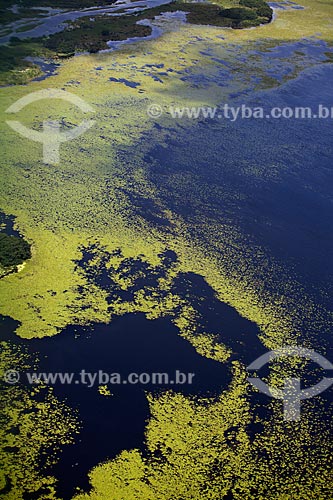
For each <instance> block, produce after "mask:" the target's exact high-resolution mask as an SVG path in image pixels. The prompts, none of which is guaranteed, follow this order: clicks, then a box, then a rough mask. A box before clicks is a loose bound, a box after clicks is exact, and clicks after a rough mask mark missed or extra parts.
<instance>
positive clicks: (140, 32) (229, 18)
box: [0, 0, 272, 85]
mask: <svg viewBox="0 0 333 500" xmlns="http://www.w3.org/2000/svg"><path fill="white" fill-rule="evenodd" d="M42 4H43V5H46V4H47V1H46V2H45V3H42ZM42 4H41V5H42ZM226 4H227V5H228V4H230V0H226V2H225V5H226ZM24 5H25V4H24ZM27 5H28V4H27ZM62 5H63V4H60V5H58V3H57V7H61V6H62ZM91 5H95V4H94V2H92V3H91ZM222 5H223V2H222ZM231 5H232V6H231V7H229V8H224V7H223V6H221V5H220V4H215V3H210V2H209V3H208V2H207V3H200V2H199V3H191V2H184V1H181V0H173V1H172V2H171V3H169V4H166V5H161V6H157V7H153V8H146V9H143V10H141V11H140V12H136V13H133V14H123V15H121V14H120V15H117V16H112V15H108V14H104V15H94V16H87V17H81V18H79V19H77V20H75V21H69V22H67V23H66V26H65V27H64V29H63V30H62V31H60V32H59V33H54V34H53V35H50V36H44V37H42V38H39V39H26V40H24V39H23V40H21V39H19V38H17V37H15V36H13V37H12V38H11V39H10V43H9V44H7V45H5V46H3V47H2V50H1V52H0V66H1V70H0V84H2V85H5V84H9V83H13V82H15V83H26V82H27V81H29V80H31V79H33V78H36V77H37V76H39V75H40V74H41V70H40V67H39V66H38V65H36V64H34V63H33V62H32V61H27V60H26V58H27V57H28V58H29V57H43V58H47V59H58V58H63V57H70V56H73V55H75V54H76V53H80V52H91V53H95V52H98V51H100V50H105V49H108V44H107V43H108V42H110V41H120V40H127V39H129V38H134V37H147V36H149V35H151V33H152V28H151V26H149V25H143V24H140V21H141V22H142V21H144V20H154V19H155V18H157V17H158V16H160V15H161V14H164V13H172V12H179V11H181V12H184V13H186V18H187V22H188V23H190V24H198V25H211V26H219V27H229V28H238V29H241V28H249V27H253V26H258V25H259V24H263V23H268V22H270V21H271V19H272V9H271V8H270V7H269V6H268V5H267V3H266V2H265V1H264V0H239V1H238V0H235V1H232V2H231ZM70 6H71V7H72V8H74V7H75V2H72V3H70V4H68V5H67V8H68V7H70ZM7 10H8V9H7ZM7 10H6V12H7ZM24 12H25V13H26V14H27V15H28V14H29V13H30V11H24Z"/></svg>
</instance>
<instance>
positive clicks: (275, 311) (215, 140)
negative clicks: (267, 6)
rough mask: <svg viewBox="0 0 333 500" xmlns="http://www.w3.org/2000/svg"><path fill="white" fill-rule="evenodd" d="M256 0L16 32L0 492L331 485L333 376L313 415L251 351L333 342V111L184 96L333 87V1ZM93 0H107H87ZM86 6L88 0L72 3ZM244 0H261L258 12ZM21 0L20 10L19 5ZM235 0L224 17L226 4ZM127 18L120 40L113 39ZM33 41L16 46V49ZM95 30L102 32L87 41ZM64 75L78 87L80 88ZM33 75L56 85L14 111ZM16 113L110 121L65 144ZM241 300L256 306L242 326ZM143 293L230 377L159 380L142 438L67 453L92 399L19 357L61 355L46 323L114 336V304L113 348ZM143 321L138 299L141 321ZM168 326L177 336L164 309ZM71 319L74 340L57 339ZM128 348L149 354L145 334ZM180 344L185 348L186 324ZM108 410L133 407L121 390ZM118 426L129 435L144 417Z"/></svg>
mask: <svg viewBox="0 0 333 500" xmlns="http://www.w3.org/2000/svg"><path fill="white" fill-rule="evenodd" d="M240 3H241V2H232V1H228V2H223V1H222V0H221V2H217V3H216V4H215V3H214V4H207V6H208V7H207V8H206V7H205V8H204V7H203V5H206V4H190V7H188V5H187V3H184V4H183V6H182V7H181V6H180V5H178V3H177V4H171V5H170V6H169V7H168V5H163V7H159V8H158V7H150V8H148V9H147V12H146V15H145V11H140V12H139V13H138V14H129V15H128V19H127V18H126V16H120V17H119V20H118V21H117V25H116V28H115V30H114V32H113V31H112V29H113V28H112V26H113V25H112V22H111V21H108V22H109V24H110V26H109V27H105V19H104V18H102V19H101V17H100V16H97V17H96V19H95V20H94V19H93V18H91V19H90V18H89V19H87V18H86V17H84V18H80V19H79V20H76V21H75V22H74V24H73V25H71V24H70V25H69V26H67V27H66V28H65V31H62V32H60V33H56V34H52V35H51V36H49V37H48V38H47V39H42V40H41V39H38V40H35V39H31V40H28V41H27V40H25V41H24V42H22V45H20V43H19V42H18V41H17V40H16V41H15V40H14V42H13V41H12V42H11V44H10V45H7V46H6V48H5V56H4V58H5V60H6V61H7V62H6V64H7V63H8V64H7V66H6V68H5V77H3V79H2V83H3V84H4V86H3V87H2V88H0V95H1V101H0V102H1V104H0V106H1V107H0V115H1V120H0V133H1V142H2V153H1V169H0V198H1V204H0V211H1V213H2V217H3V220H4V222H2V218H1V219H0V222H1V225H0V229H1V231H2V232H0V243H2V244H3V250H1V253H0V257H1V259H0V314H1V318H2V319H1V321H0V325H1V332H2V333H1V365H0V367H1V370H0V371H1V379H2V380H3V379H5V381H4V383H3V384H2V385H3V387H2V391H1V406H2V414H1V431H0V432H1V449H0V455H1V465H2V466H1V473H0V497H1V498H4V499H8V500H20V499H22V500H25V499H30V498H36V499H40V500H44V499H58V500H66V499H75V500H88V499H92V500H93V499H95V500H97V499H98V500H190V499H191V500H199V499H200V500H222V499H224V498H225V499H242V500H243V499H254V500H256V499H258V500H259V499H274V500H275V499H276V500H277V499H279V500H280V499H281V500H282V499H284V500H289V499H290V500H305V499H306V500H307V499H313V500H321V499H322V500H324V499H325V500H326V499H329V498H331V497H332V493H331V485H332V479H333V477H332V456H333V455H332V451H333V449H332V448H333V442H332V419H331V413H330V412H331V401H330V399H329V398H330V396H329V390H328V391H326V392H325V393H323V394H321V395H320V396H316V397H314V398H308V399H306V400H304V401H302V406H301V418H300V419H295V420H286V419H284V413H283V403H282V402H281V401H278V400H277V399H272V398H270V397H268V396H267V395H266V396H264V395H262V394H260V393H259V392H258V391H256V389H255V388H254V387H253V385H251V383H250V382H249V381H248V372H247V369H246V367H247V365H249V364H250V363H251V362H252V361H254V360H255V358H257V357H258V356H259V354H264V353H265V352H267V351H270V350H273V349H279V348H283V347H284V346H302V347H304V348H308V349H312V350H314V351H316V352H319V353H321V354H322V355H324V356H327V358H328V359H331V360H333V358H332V356H331V358H330V353H331V354H332V352H333V351H332V341H331V338H330V335H329V332H330V331H331V327H332V314H331V311H330V300H329V297H330V292H331V290H332V286H331V281H330V278H331V276H332V274H331V272H332V268H331V255H330V248H331V247H330V245H331V237H330V236H329V234H330V233H331V229H332V226H330V225H329V224H331V223H332V221H331V219H330V217H329V207H330V203H331V201H332V198H331V193H330V189H329V186H330V184H329V180H330V177H329V176H330V175H331V174H330V168H329V165H330V162H331V159H332V145H331V144H330V143H329V137H330V134H331V132H332V128H330V124H329V123H328V121H325V124H324V125H323V124H322V123H319V120H318V121H315V120H314V122H315V123H313V122H312V121H311V124H309V122H306V121H302V123H301V125H300V124H299V122H298V121H297V120H294V121H293V120H285V121H284V123H283V124H282V123H281V122H280V123H279V124H278V123H277V122H274V123H272V121H270V122H269V123H268V122H266V121H265V122H264V123H263V122H262V121H261V122H260V120H258V121H256V122H255V123H253V122H251V123H250V122H249V121H248V120H246V119H245V120H243V121H242V122H241V123H240V121H230V120H229V121H227V120H215V119H211V118H209V117H208V118H207V117H199V118H196V119H192V118H189V117H185V118H184V117H180V116H176V117H173V116H172V113H171V112H170V110H171V109H174V107H184V106H187V107H198V106H210V107H214V106H221V103H224V104H225V103H229V104H232V103H247V105H252V106H256V105H257V104H258V102H259V103H264V104H265V105H267V106H274V105H280V106H282V105H287V106H291V105H292V104H291V103H294V101H293V99H295V102H296V105H304V106H306V102H307V101H306V99H307V98H308V99H310V97H309V96H312V97H311V99H313V103H317V102H318V103H321V102H322V103H323V104H325V105H326V104H327V102H328V101H329V99H328V98H327V99H326V96H327V95H329V90H330V86H331V83H332V65H331V63H332V60H333V57H332V39H333V32H332V24H333V2H332V1H331V0H326V1H320V0H318V1H315V0H300V2H297V3H294V2H289V1H287V2H276V3H275V4H272V8H273V10H274V15H273V20H272V21H271V22H267V21H268V17H267V16H266V21H265V22H261V21H263V17H265V13H264V15H259V14H262V12H261V11H260V10H258V9H260V6H259V3H261V2H256V1H254V0H251V1H250V0H246V1H243V2H242V7H240ZM32 4H33V2H30V1H29V2H24V8H25V9H28V10H29V9H30V8H31V7H32V6H36V7H41V6H42V7H45V6H49V4H48V2H39V3H36V5H34V4H33V5H32ZM37 4H38V5H37ZM64 4H66V5H64ZM194 5H200V8H199V9H198V8H196V7H194ZM90 6H95V2H90V3H89V5H85V2H83V3H82V4H81V3H80V6H79V7H80V8H82V7H90ZM57 8H67V2H61V4H59V5H57ZM77 8H78V5H77V2H68V9H71V10H75V9H77ZM155 9H157V10H156V11H155ZM232 9H236V12H231V14H230V10H231V11H232ZM237 9H243V10H244V9H245V10H248V11H250V10H251V12H252V11H253V10H255V9H257V11H256V12H257V14H256V19H255V18H254V17H253V16H252V14H248V13H247V14H246V16H247V17H244V12H243V13H242V12H241V11H239V10H237ZM226 11H227V12H226ZM3 12H4V13H5V14H4V17H5V21H4V22H15V21H16V20H17V15H19V14H15V12H16V10H15V9H12V10H11V11H10V12H11V14H12V15H9V13H8V12H7V10H6V9H5V8H4V9H3ZM258 12H259V14H258ZM186 13H187V14H186ZM30 14H31V13H30V11H29V12H28V14H27V17H29V16H30ZM266 14H267V11H266ZM15 16H16V17H15ZM133 16H134V17H133ZM184 16H185V18H186V16H187V22H185V18H184ZM216 16H219V18H218V19H219V20H221V19H222V20H223V22H222V21H219V22H218V23H217V22H215V23H213V22H212V21H211V19H212V17H215V18H216ZM230 16H231V17H230ZM235 16H236V17H235ZM258 16H259V18H260V23H257V22H256V20H257V18H258ZM110 19H114V18H112V17H110ZM124 19H125V20H124ZM226 19H229V21H226ZM230 19H232V21H231V22H230ZM235 19H236V20H235ZM142 21H143V22H144V24H142ZM146 21H147V22H146ZM248 21H250V22H248ZM137 22H139V24H136V23H137ZM94 23H95V24H94ZM214 24H215V25H214ZM82 30H83V31H82ZM91 31H93V34H91V36H89V35H87V33H89V32H90V33H91ZM71 32H73V36H72V37H71V36H70V34H71ZM110 32H111V33H115V36H114V37H113V38H112V37H110ZM119 33H120V34H119ZM132 37H134V38H135V40H134V41H132V43H123V42H126V40H127V39H128V38H132ZM136 37H139V38H140V39H138V38H136ZM109 40H110V43H111V42H112V41H113V42H121V43H119V45H117V46H116V49H115V50H111V49H112V48H113V46H112V43H111V45H110V46H109V49H110V50H107V51H103V50H102V51H101V52H97V50H101V49H106V48H107V47H108V45H106V42H107V41H109ZM15 44H16V46H17V47H19V50H18V52H16V49H15V57H14V59H13V58H12V56H8V51H10V50H14V48H13V46H15ZM32 47H33V50H32ZM81 49H82V51H85V50H90V49H92V50H90V51H91V52H93V53H90V54H88V53H81V54H78V55H76V56H72V57H71V56H70V55H71V54H72V53H73V52H74V53H75V52H81ZM6 51H7V52H6ZM20 51H21V52H20ZM57 51H58V53H57ZM26 55H39V56H43V57H45V56H46V57H48V58H54V57H56V62H57V63H58V64H59V66H57V68H56V71H55V72H54V73H53V74H52V75H51V76H49V77H48V78H45V79H43V78H41V77H42V70H40V71H39V70H38V71H37V70H36V67H35V66H31V65H30V66H29V65H28V66H26V65H25V63H22V60H23V59H24V57H26ZM60 55H61V56H62V57H61V58H59V56H60ZM21 56H22V57H21ZM8 57H9V59H10V61H9V62H8V60H9V59H8ZM17 57H18V59H17ZM19 72H20V73H21V76H19V77H18V73H19ZM11 76H12V78H13V81H10V78H11ZM36 76H39V77H40V78H39V79H37V80H34V79H33V78H35V77H36ZM50 89H51V90H50ZM55 91H56V92H55ZM52 92H53V94H52ZM57 92H58V94H57ZM64 93H68V94H67V95H71V96H72V97H71V98H69V99H68V100H64V99H62V98H61V97H62V96H63V95H64ZM29 95H30V96H37V95H38V96H42V97H43V99H34V98H32V99H30V100H29V101H28V102H26V105H24V106H23V105H22V106H21V107H19V109H16V110H15V114H13V113H10V112H8V111H10V107H11V106H13V105H14V104H15V103H17V102H18V101H19V100H20V99H23V101H22V102H25V101H24V98H25V97H26V96H29ZM47 96H49V97H47ZM73 96H74V97H73ZM54 97H55V98H54ZM297 99H299V101H297ZM302 99H304V102H303V101H302ZM320 99H322V100H320ZM325 99H326V100H325ZM301 102H303V104H301ZM78 103H81V105H80V107H78ZM11 120H16V121H19V122H20V124H21V125H22V126H24V127H26V128H27V129H30V130H32V131H34V133H36V134H46V133H48V134H49V135H48V140H49V142H50V143H52V140H53V142H54V139H52V137H53V138H54V135H55V134H57V133H58V132H59V130H58V129H57V128H53V129H52V126H51V125H50V123H51V122H52V123H53V124H54V123H57V124H58V127H60V128H61V133H62V134H70V130H72V129H73V130H74V129H75V128H76V127H79V126H80V125H81V126H82V123H83V122H84V121H86V123H88V122H89V126H87V127H86V128H85V129H84V133H82V134H80V135H77V136H76V137H72V138H71V140H68V141H66V142H62V143H61V144H60V146H59V151H58V152H59V157H58V158H57V156H52V154H51V159H50V157H47V158H46V160H47V161H45V149H46V148H44V150H43V145H42V144H41V142H38V141H39V139H40V136H37V135H36V136H35V140H31V139H29V138H28V137H26V136H24V135H22V134H20V133H18V132H17V129H16V130H13V127H11V126H9V123H8V122H9V121H11ZM43 124H44V125H43ZM45 124H49V125H47V127H49V128H47V127H46V125H45ZM43 127H44V128H43ZM36 137H39V139H36ZM68 137H69V135H68ZM52 144H53V143H52ZM52 151H53V150H52ZM53 152H54V151H53ZM43 155H44V156H43ZM304 207H306V208H304ZM8 221H11V223H9V222H8ZM325 248H326V249H327V250H325ZM226 308H227V309H226ZM216 311H221V312H219V314H217V313H216ZM230 311H232V312H230ZM229 314H234V315H235V319H234V320H233V321H234V323H233V324H235V325H236V326H234V327H232V328H231V327H230V320H229ZM137 315H139V317H144V318H145V321H147V322H149V324H156V325H157V324H159V323H158V321H160V320H162V319H163V320H166V321H168V324H169V325H170V328H171V329H173V328H174V329H175V330H176V332H177V336H178V337H180V339H181V341H182V342H184V343H185V344H184V345H186V346H187V348H188V349H190V350H191V352H192V353H195V356H196V359H198V360H199V361H198V363H200V360H204V361H205V362H206V361H207V360H209V362H210V363H212V365H210V366H212V367H213V366H214V367H215V366H216V367H220V366H221V369H222V368H223V369H225V370H226V373H228V377H227V376H226V380H222V381H221V387H220V389H219V390H218V389H216V385H214V384H213V385H212V387H213V388H214V389H212V391H207V390H201V389H200V381H199V386H198V388H197V389H196V390H195V391H194V392H193V393H192V392H191V391H189V392H186V391H182V390H181V389H177V390H173V388H172V387H171V388H170V387H169V388H165V387H164V388H160V389H158V390H150V389H149V390H147V389H145V388H144V387H143V389H142V394H143V400H144V403H143V404H144V405H146V409H147V414H146V417H143V423H142V426H143V427H144V430H143V435H142V436H141V438H140V440H141V441H140V443H139V444H137V442H136V441H135V440H134V441H133V443H134V445H133V447H132V446H129V445H128V444H127V442H126V444H124V445H123V446H122V445H121V439H120V438H119V443H118V444H117V446H116V447H115V448H112V443H111V445H110V446H111V447H110V450H109V451H107V452H106V453H103V454H100V455H98V459H96V463H93V464H92V465H91V466H89V468H88V470H86V468H85V465H84V464H85V460H86V461H87V463H88V460H87V459H86V457H85V456H77V457H76V459H73V461H72V462H68V463H66V464H65V465H63V466H62V468H60V469H59V468H58V469H57V467H60V465H61V464H62V463H63V462H62V460H63V458H62V457H64V456H65V454H66V453H70V452H69V451H68V450H74V451H73V452H71V453H72V455H73V456H75V449H76V448H75V447H76V446H77V443H78V442H79V441H80V440H82V443H84V439H85V432H84V429H85V425H86V422H85V421H84V419H83V417H82V415H83V413H84V412H83V411H81V410H80V405H76V404H75V395H74V399H71V398H68V397H66V396H65V394H62V393H61V390H60V391H59V390H56V388H53V387H52V384H49V383H47V382H45V381H38V383H34V384H26V383H23V381H21V382H20V381H17V383H12V382H13V381H12V380H8V371H9V370H14V371H15V372H18V373H21V374H23V373H25V372H38V370H39V367H40V366H47V364H46V365H45V360H44V361H43V359H44V358H45V356H44V355H43V351H42V348H41V347H39V346H42V345H43V346H44V345H45V346H46V345H50V346H54V349H59V352H60V353H61V349H63V353H64V356H63V357H65V353H66V352H67V351H66V349H67V348H68V346H67V344H66V342H67V341H66V335H67V336H68V338H69V337H70V335H73V332H76V329H77V331H79V330H80V331H88V330H89V331H90V334H91V335H92V339H93V336H94V331H95V329H96V328H98V325H104V326H105V328H110V338H109V339H108V341H107V342H108V344H107V345H108V349H110V350H112V349H116V344H113V337H112V335H113V333H112V332H113V330H112V328H113V326H114V325H117V322H119V321H120V318H124V317H133V318H137V317H138V316H137ZM150 322H151V323H150ZM154 322H157V323H154ZM135 325H136V320H135V319H134V320H133V322H132V323H131V326H130V328H131V329H132V330H133V334H135V332H136V326H135ZM140 331H141V330H140ZM140 331H139V330H138V333H137V334H138V335H141V333H140ZM155 333H156V342H157V343H158V342H159V338H160V337H159V336H160V335H161V331H160V330H159V328H158V327H156V332H155ZM114 335H115V334H114ZM57 338H59V339H62V340H61V341H59V344H58V343H57V344H51V342H53V341H55V339H57ZM149 338H150V337H149ZM38 342H40V344H39V343H38ZM62 342H63V343H62ZM48 343H50V344H48ZM81 345H82V343H80V342H79V341H78V342H77V359H80V355H81V354H80V349H81V347H80V346H81ZM56 346H60V347H56ZM66 346H67V347H66ZM50 349H51V347H50ZM144 349H146V350H148V351H149V345H148V344H145V347H144ZM127 351H128V356H130V355H131V352H132V351H131V343H130V342H129V343H128V345H127ZM57 352H58V351H57ZM122 352H123V351H122ZM48 353H49V354H48V356H49V357H51V354H52V351H48ZM124 356H125V357H126V356H127V354H125V355H124ZM153 356H154V351H153V350H152V357H153ZM166 356H170V359H172V357H173V351H172V346H171V345H170V352H166ZM61 358H62V356H61V355H60V354H59V360H60V359H61ZM207 362H208V361H207ZM42 363H44V365H43V364H42ZM59 363H60V364H59V366H60V365H61V362H60V361H59ZM81 368H82V369H84V368H86V367H85V366H81ZM212 369H213V368H212ZM44 371H45V370H44ZM110 371H112V367H110ZM146 371H149V370H148V369H147V370H146ZM193 372H195V367H194V368H193ZM295 373H297V374H298V376H299V377H301V378H303V380H304V383H305V384H308V385H313V383H314V382H318V381H319V380H320V379H321V378H322V377H321V376H320V375H321V372H320V371H319V372H318V370H317V369H315V368H313V367H312V368H311V367H310V369H309V366H308V363H307V362H306V361H305V360H304V359H300V358H299V357H297V356H296V358H291V357H288V356H286V357H282V358H281V359H280V360H279V361H278V362H275V363H271V365H270V370H269V372H267V373H264V374H263V379H264V380H265V381H266V382H267V383H269V384H270V385H271V386H274V387H276V388H278V387H280V388H281V387H282V386H283V381H284V379H285V378H286V377H295ZM318 377H319V378H318ZM89 390H90V389H89ZM91 391H95V396H94V397H95V398H96V401H99V400H100V401H101V405H104V404H106V403H105V402H106V401H110V404H111V403H112V405H114V406H112V408H115V410H114V411H116V408H117V397H118V396H117V394H116V393H114V391H113V388H112V387H111V388H110V387H109V386H108V385H107V384H105V383H100V384H99V385H98V387H97V386H96V387H92V388H91ZM129 397H130V396H129ZM103 408H104V406H103ZM128 408H129V410H128V411H129V412H130V413H131V415H132V416H133V418H134V417H135V414H136V411H138V413H139V410H137V409H136V407H135V405H132V406H131V405H130V404H129V405H128ZM98 418H100V419H101V420H102V419H103V420H106V421H109V422H110V426H112V425H113V424H112V422H113V420H112V419H113V415H112V412H110V413H109V414H108V413H107V414H106V413H103V412H101V413H100V414H99V415H98ZM124 426H126V423H124ZM101 428H102V426H101ZM103 429H104V430H103V432H106V433H107V431H106V430H105V426H103ZM95 432H96V434H98V433H99V432H100V430H99V427H98V425H97V426H96V429H95ZM119 432H120V435H122V433H125V432H126V433H127V434H129V435H130V434H131V428H126V429H125V430H120V431H119ZM96 439H97V438H96ZM105 439H107V436H105ZM99 440H101V441H102V440H103V436H99ZM115 450H116V451H115ZM119 450H120V451H119ZM86 453H87V456H89V453H90V450H89V448H88V449H87V451H86ZM72 455H71V456H72ZM89 463H90V462H89ZM77 464H78V467H81V469H82V471H83V472H81V479H80V481H79V480H78V482H77V484H75V485H74V486H76V488H72V487H68V488H67V489H66V481H64V482H63V483H62V484H65V487H63V486H62V487H61V488H59V484H60V482H61V481H62V480H63V478H61V477H60V473H59V474H58V473H57V471H59V470H61V471H62V474H64V472H63V471H64V470H65V469H66V467H67V472H66V474H67V475H68V476H71V474H74V475H75V470H76V469H75V467H76V466H77ZM71 467H72V468H73V470H72V469H71ZM66 474H65V475H66ZM75 477H76V476H75ZM75 480H76V479H75ZM74 482H75V481H74Z"/></svg>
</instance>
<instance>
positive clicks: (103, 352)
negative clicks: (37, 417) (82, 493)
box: [0, 304, 263, 499]
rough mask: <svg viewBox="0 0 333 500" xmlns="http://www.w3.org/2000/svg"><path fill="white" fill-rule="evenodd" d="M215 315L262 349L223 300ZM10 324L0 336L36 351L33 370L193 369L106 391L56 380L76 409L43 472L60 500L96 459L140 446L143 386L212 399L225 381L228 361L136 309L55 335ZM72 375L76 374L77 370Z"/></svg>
mask: <svg viewBox="0 0 333 500" xmlns="http://www.w3.org/2000/svg"><path fill="white" fill-rule="evenodd" d="M219 314H220V315H221V316H220V317H219ZM219 319H220V320H221V321H222V319H223V321H224V325H223V329H224V333H225V335H226V337H228V336H229V337H230V338H232V337H233V336H234V337H235V334H236V335H239V332H243V333H247V335H248V339H251V342H252V343H253V346H254V350H255V349H257V352H258V354H259V353H260V354H261V353H262V352H263V350H262V349H260V345H259V342H258V340H257V333H258V331H257V328H256V327H255V325H253V324H252V323H250V322H249V321H247V320H244V319H242V318H241V317H240V316H239V315H238V314H237V313H236V312H235V311H234V310H233V309H232V308H230V307H229V306H226V305H223V304H221V306H220V312H219V313H218V312H217V318H216V320H217V321H219ZM219 326H220V325H219ZM14 328H15V322H14V321H12V320H10V319H9V318H2V321H1V322H0V331H1V339H2V340H7V341H10V342H14V343H15V344H21V345H24V346H25V347H26V349H28V352H29V353H31V354H34V353H36V352H38V353H39V359H40V362H39V372H52V373H58V372H62V373H64V372H65V373H66V372H67V373H75V374H77V375H78V374H79V373H80V372H81V370H82V369H84V370H85V371H86V372H90V373H98V372H99V370H102V371H103V372H105V373H108V374H110V373H120V374H122V375H123V377H125V378H126V377H127V376H128V374H130V373H168V374H169V377H170V380H175V372H176V370H179V371H180V372H182V373H184V374H187V373H194V374H195V376H194V378H193V383H192V384H191V385H190V384H188V383H184V384H179V385H175V384H174V385H163V384H161V385H152V384H146V385H144V384H141V385H109V386H108V387H109V389H110V391H111V393H112V396H110V397H105V396H102V395H101V394H100V393H99V392H98V384H95V385H94V386H93V387H90V388H89V387H88V386H87V385H83V384H75V383H74V384H71V385H66V384H60V383H56V384H55V385H54V386H53V387H54V394H55V395H56V396H57V397H58V398H59V399H60V400H62V401H65V402H66V403H68V404H69V405H70V406H71V407H72V408H75V409H77V410H78V413H79V417H80V419H81V421H82V431H81V432H80V435H79V438H78V440H77V442H76V444H75V445H70V446H65V447H64V448H63V450H62V453H61V456H60V460H59V463H58V464H57V465H56V466H55V467H54V468H53V469H52V470H51V471H50V472H51V473H52V474H54V475H55V476H56V477H57V478H58V479H59V489H58V494H59V495H60V497H61V498H63V499H67V498H68V499H69V498H71V496H72V494H73V492H74V489H75V487H77V486H78V487H80V488H84V489H85V490H88V489H89V483H88V477H87V474H88V472H89V470H90V469H91V468H92V467H94V466H95V465H96V464H97V463H99V462H101V461H105V460H107V459H109V458H112V457H114V456H116V455H117V454H118V453H119V452H121V450H123V449H132V448H141V449H144V447H143V444H144V429H145V425H146V423H147V419H148V418H149V408H148V403H147V398H146V396H145V391H148V392H155V393H159V392H161V391H163V390H168V389H172V390H173V391H176V392H178V391H180V392H182V393H183V394H187V395H189V394H192V395H205V396H211V397H214V396H216V395H217V394H219V393H220V392H221V390H222V389H223V388H226V387H227V386H228V384H229V382H230V381H231V372H230V370H229V367H228V365H222V364H221V363H218V362H215V361H213V360H209V359H207V358H204V357H202V356H200V355H198V354H197V352H196V350H195V349H194V348H193V347H192V346H191V344H190V343H189V342H187V341H186V340H184V339H182V338H181V337H180V336H179V335H178V330H177V329H176V327H175V326H173V324H172V323H171V322H170V321H169V320H166V319H158V320H154V321H148V320H147V319H146V318H145V316H144V315H143V314H128V315H126V316H123V317H120V318H116V319H114V320H113V321H112V323H111V324H110V325H105V324H95V325H92V326H91V327H85V328H75V327H68V328H67V329H65V330H64V331H63V332H61V333H60V334H59V335H57V336H55V337H51V338H44V339H32V340H29V341H26V340H22V339H19V338H18V337H16V336H15V335H14V334H13V333H11V332H12V331H13V329H14ZM233 340H234V342H236V341H237V339H236V338H234V339H233ZM75 378H76V379H77V380H79V375H78V376H77V377H75ZM23 381H25V379H23Z"/></svg>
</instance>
